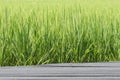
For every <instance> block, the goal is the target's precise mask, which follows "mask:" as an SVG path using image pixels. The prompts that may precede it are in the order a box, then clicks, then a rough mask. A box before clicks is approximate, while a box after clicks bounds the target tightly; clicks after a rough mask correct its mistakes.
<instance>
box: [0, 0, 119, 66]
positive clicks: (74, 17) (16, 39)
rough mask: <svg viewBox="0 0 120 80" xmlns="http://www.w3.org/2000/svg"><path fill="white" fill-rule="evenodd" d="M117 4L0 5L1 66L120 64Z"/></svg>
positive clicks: (25, 1) (33, 0)
mask: <svg viewBox="0 0 120 80" xmlns="http://www.w3.org/2000/svg"><path fill="white" fill-rule="evenodd" d="M119 4H120V1H119V0H114V1H113V0H4V1H3V0H0V65H1V66H15V65H16V66H17V65H37V64H47V63H79V62H103V61H119V60H120V10H119V9H120V6H119Z"/></svg>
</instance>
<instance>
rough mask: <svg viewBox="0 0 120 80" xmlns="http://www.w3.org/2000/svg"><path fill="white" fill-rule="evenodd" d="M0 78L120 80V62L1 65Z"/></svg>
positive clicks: (4, 79) (23, 79)
mask: <svg viewBox="0 0 120 80" xmlns="http://www.w3.org/2000/svg"><path fill="white" fill-rule="evenodd" d="M0 80H120V63H119V62H111V63H79V64H77V63H76V64H72V63H70V64H46V65H37V66H26V67H25V66H19V67H1V68H0Z"/></svg>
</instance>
